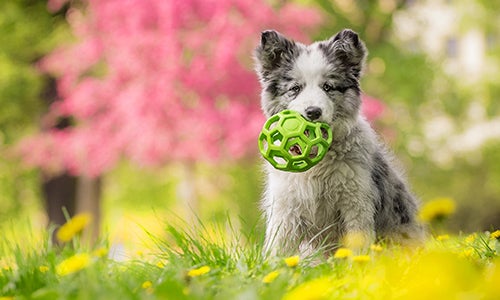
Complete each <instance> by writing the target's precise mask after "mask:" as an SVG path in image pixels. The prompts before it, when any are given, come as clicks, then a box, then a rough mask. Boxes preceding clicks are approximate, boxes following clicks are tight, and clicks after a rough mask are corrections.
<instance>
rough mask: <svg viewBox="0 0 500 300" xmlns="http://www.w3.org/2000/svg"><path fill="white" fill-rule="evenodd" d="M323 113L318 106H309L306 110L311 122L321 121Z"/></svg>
mask: <svg viewBox="0 0 500 300" xmlns="http://www.w3.org/2000/svg"><path fill="white" fill-rule="evenodd" d="M321 113H322V111H321V108H319V107H317V106H309V107H308V108H306V117H307V118H309V120H311V121H314V120H317V119H319V117H321Z"/></svg>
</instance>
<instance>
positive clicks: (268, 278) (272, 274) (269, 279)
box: [262, 271, 280, 283]
mask: <svg viewBox="0 0 500 300" xmlns="http://www.w3.org/2000/svg"><path fill="white" fill-rule="evenodd" d="M279 275H280V272H278V271H272V272H270V273H269V274H267V275H266V276H264V278H262V282H264V283H271V282H273V281H274V280H275V279H276V277H278V276H279Z"/></svg>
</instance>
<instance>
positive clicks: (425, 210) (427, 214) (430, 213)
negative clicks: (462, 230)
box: [418, 198, 455, 222]
mask: <svg viewBox="0 0 500 300" xmlns="http://www.w3.org/2000/svg"><path fill="white" fill-rule="evenodd" d="M454 212H455V202H454V201H453V199H451V198H436V199H434V200H431V201H429V202H427V203H425V204H424V206H423V207H422V209H421V210H420V213H419V215H418V216H419V218H420V220H422V221H424V222H432V221H439V220H442V219H444V218H446V217H448V216H449V215H451V214H453V213H454Z"/></svg>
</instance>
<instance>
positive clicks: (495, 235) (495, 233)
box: [490, 230, 500, 240]
mask: <svg viewBox="0 0 500 300" xmlns="http://www.w3.org/2000/svg"><path fill="white" fill-rule="evenodd" d="M490 239H492V240H495V239H497V240H498V239H500V230H495V231H493V232H492V233H490Z"/></svg>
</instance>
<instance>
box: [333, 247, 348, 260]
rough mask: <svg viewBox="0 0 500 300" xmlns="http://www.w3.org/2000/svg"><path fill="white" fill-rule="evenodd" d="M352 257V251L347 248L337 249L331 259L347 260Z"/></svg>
mask: <svg viewBox="0 0 500 300" xmlns="http://www.w3.org/2000/svg"><path fill="white" fill-rule="evenodd" d="M350 256H352V250H351V249H348V248H339V249H337V251H336V252H335V254H334V255H333V258H347V257H350Z"/></svg>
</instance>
